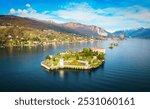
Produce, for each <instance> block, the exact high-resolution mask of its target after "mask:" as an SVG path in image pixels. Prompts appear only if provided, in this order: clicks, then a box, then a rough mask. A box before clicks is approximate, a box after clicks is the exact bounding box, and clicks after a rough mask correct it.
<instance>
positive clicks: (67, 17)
mask: <svg viewBox="0 0 150 109" xmlns="http://www.w3.org/2000/svg"><path fill="white" fill-rule="evenodd" d="M10 13H11V14H15V15H18V16H22V17H29V18H35V19H40V20H53V21H56V22H58V23H63V22H79V23H83V24H88V25H96V26H100V27H102V28H104V29H106V30H108V31H110V32H112V31H116V30H121V29H129V28H137V27H141V26H142V27H150V9H148V8H144V7H141V6H131V7H127V8H116V7H115V8H112V7H111V8H103V9H102V8H99V9H94V8H92V7H91V6H89V5H88V4H87V3H81V4H77V3H69V5H67V6H65V7H64V9H61V10H56V11H53V12H50V11H48V10H45V11H43V12H41V13H39V12H37V10H36V9H33V8H32V7H31V6H30V4H26V9H17V10H15V9H14V8H12V9H10Z"/></svg>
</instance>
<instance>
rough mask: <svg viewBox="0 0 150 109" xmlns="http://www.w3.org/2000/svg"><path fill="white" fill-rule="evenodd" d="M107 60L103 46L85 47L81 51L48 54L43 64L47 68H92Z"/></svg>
mask: <svg viewBox="0 0 150 109" xmlns="http://www.w3.org/2000/svg"><path fill="white" fill-rule="evenodd" d="M104 60H105V49H104V48H101V47H94V48H84V49H82V50H80V51H73V50H68V51H66V52H63V53H57V55H55V56H53V55H47V56H46V58H45V60H44V61H42V62H41V66H42V67H44V68H46V69H47V70H56V69H65V68H68V69H92V68H97V67H99V66H100V65H101V64H102V63H103V62H104Z"/></svg>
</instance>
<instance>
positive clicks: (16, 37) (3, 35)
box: [0, 15, 87, 47]
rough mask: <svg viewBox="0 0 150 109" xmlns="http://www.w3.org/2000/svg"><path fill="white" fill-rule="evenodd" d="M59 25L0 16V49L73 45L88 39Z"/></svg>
mask: <svg viewBox="0 0 150 109" xmlns="http://www.w3.org/2000/svg"><path fill="white" fill-rule="evenodd" d="M74 33H75V32H74V31H73V30H70V29H66V28H64V27H62V26H60V25H59V24H56V23H54V22H50V21H48V22H47V21H39V20H35V19H29V18H23V17H18V16H12V15H0V47H5V46H35V45H39V44H40V45H45V44H46V45H47V44H52V43H68V42H69V43H71V42H79V41H84V40H86V39H87V38H85V37H81V35H78V34H74Z"/></svg>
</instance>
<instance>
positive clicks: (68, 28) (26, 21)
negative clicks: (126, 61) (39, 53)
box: [0, 15, 150, 38]
mask: <svg viewBox="0 0 150 109" xmlns="http://www.w3.org/2000/svg"><path fill="white" fill-rule="evenodd" d="M6 25H8V26H9V25H16V26H22V25H23V26H25V27H31V28H36V29H43V30H45V29H46V30H49V29H50V30H54V31H57V32H63V33H71V34H77V35H82V36H87V37H96V38H97V37H108V36H114V37H133V38H150V28H138V29H131V30H120V31H116V32H114V33H110V32H108V31H107V30H105V29H103V28H101V27H98V26H94V25H84V24H80V23H74V22H68V23H63V24H58V23H55V22H54V21H51V20H49V21H43V20H36V19H30V18H24V17H19V16H14V15H0V26H6Z"/></svg>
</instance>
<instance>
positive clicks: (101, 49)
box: [91, 46, 106, 54]
mask: <svg viewBox="0 0 150 109" xmlns="http://www.w3.org/2000/svg"><path fill="white" fill-rule="evenodd" d="M91 50H92V51H94V52H98V53H104V54H105V51H106V50H105V49H104V48H101V47H98V46H96V47H93V48H91Z"/></svg>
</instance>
